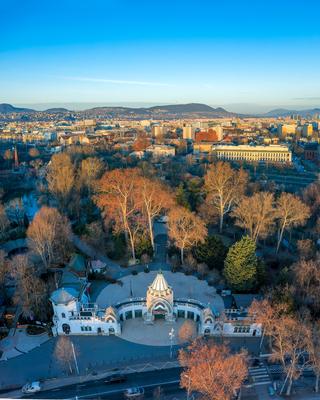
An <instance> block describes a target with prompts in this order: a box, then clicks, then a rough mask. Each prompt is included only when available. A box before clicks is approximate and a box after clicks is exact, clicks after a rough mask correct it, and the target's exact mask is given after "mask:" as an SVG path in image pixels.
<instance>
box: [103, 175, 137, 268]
mask: <svg viewBox="0 0 320 400" xmlns="http://www.w3.org/2000/svg"><path fill="white" fill-rule="evenodd" d="M138 181H139V171H138V170H137V169H129V168H128V169H124V170H122V169H115V170H113V171H108V172H106V173H105V174H104V175H103V177H102V178H101V179H100V181H99V183H98V192H99V193H98V195H97V196H96V201H97V204H98V206H99V207H100V208H101V209H102V210H103V211H104V216H105V219H106V220H111V221H112V222H113V226H114V229H115V231H118V232H121V231H122V232H124V234H125V237H126V241H127V243H128V244H130V247H131V253H132V258H133V259H134V260H135V239H136V236H137V234H138V232H139V231H140V230H141V229H143V225H144V223H145V219H144V218H143V216H142V215H141V196H140V195H139V190H140V188H139V186H138V185H137V183H138Z"/></svg>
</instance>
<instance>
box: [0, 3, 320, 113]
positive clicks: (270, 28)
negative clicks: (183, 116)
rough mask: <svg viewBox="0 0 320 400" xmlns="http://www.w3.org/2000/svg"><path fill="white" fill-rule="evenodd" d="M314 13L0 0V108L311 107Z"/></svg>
mask: <svg viewBox="0 0 320 400" xmlns="http://www.w3.org/2000/svg"><path fill="white" fill-rule="evenodd" d="M319 13H320V1H319V0H312V1H311V0H304V1H300V0H299V1H298V0H229V1H224V0H219V1H216V0H197V1H195V0H193V1H189V0H170V1H167V0H158V1H150V0H149V1H144V0H139V1H138V0H91V1H88V0H55V1H50V0H42V1H40V0H28V1H26V0H10V1H8V0H0V38H1V39H0V102H7V103H12V104H23V105H27V104H28V105H32V104H37V105H39V104H40V103H51V104H52V103H62V104H67V103H73V104H74V103H100V104H120V103H121V104H132V103H138V102H139V103H145V104H156V103H159V104H161V103H181V102H203V103H207V104H210V105H215V106H226V107H227V108H229V109H230V110H236V111H248V112H249V111H258V110H260V109H270V108H273V107H278V106H290V107H291V108H297V107H298V108H299V107H301V108H307V107H313V106H320V24H319ZM39 107H40V106H39ZM78 108H79V104H78Z"/></svg>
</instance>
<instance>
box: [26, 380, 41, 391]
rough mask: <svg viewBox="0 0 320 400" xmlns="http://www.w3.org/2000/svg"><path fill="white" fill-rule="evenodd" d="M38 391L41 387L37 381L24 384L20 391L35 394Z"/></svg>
mask: <svg viewBox="0 0 320 400" xmlns="http://www.w3.org/2000/svg"><path fill="white" fill-rule="evenodd" d="M40 390H41V385H40V382H38V381H36V382H32V383H26V384H25V385H24V386H23V387H22V389H21V391H22V393H37V392H40Z"/></svg>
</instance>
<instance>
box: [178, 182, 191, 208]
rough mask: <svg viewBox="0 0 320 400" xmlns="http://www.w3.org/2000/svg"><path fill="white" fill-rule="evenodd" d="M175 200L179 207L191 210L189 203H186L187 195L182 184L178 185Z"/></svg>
mask: <svg viewBox="0 0 320 400" xmlns="http://www.w3.org/2000/svg"><path fill="white" fill-rule="evenodd" d="M176 200H177V203H178V204H179V206H182V207H185V208H187V209H188V210H191V207H190V204H189V201H188V193H187V192H186V190H185V188H184V185H183V183H180V185H179V186H178V188H177V190H176Z"/></svg>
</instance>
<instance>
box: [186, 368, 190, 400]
mask: <svg viewBox="0 0 320 400" xmlns="http://www.w3.org/2000/svg"><path fill="white" fill-rule="evenodd" d="M184 377H185V378H187V379H188V388H187V400H189V399H190V385H191V379H190V374H184Z"/></svg>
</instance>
